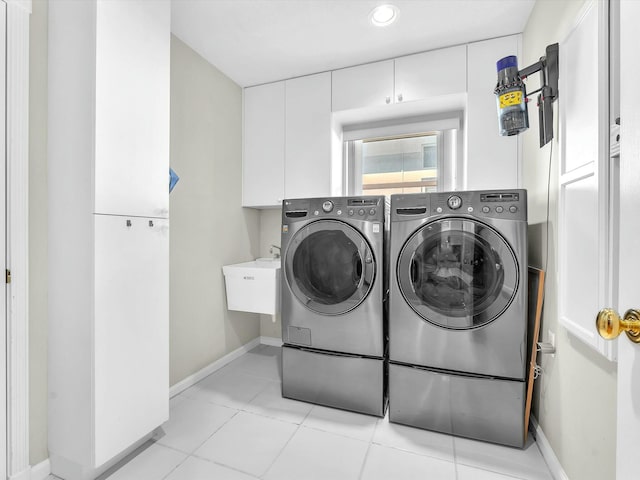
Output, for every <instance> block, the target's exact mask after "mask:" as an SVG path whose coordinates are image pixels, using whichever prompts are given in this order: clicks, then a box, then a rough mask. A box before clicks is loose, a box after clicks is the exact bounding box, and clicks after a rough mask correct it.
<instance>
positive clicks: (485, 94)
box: [466, 35, 537, 190]
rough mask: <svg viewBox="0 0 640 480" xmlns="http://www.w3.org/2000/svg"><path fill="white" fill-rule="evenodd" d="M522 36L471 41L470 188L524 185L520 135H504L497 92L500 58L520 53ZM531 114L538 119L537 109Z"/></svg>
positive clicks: (468, 146) (468, 177)
mask: <svg viewBox="0 0 640 480" xmlns="http://www.w3.org/2000/svg"><path fill="white" fill-rule="evenodd" d="M519 39H520V36H519V35H514V36H510V37H502V38H496V39H493V40H487V41H483V42H477V43H470V44H469V45H468V47H467V48H468V50H467V52H468V68H467V74H468V81H467V88H468V94H467V156H466V179H467V181H466V188H467V189H470V190H476V189H493V188H517V187H518V186H519V185H520V159H519V155H518V138H519V136H512V137H502V136H500V134H499V133H498V114H497V109H496V96H495V95H494V94H493V90H494V89H495V87H496V83H497V72H496V62H497V61H498V60H500V59H501V58H503V57H506V56H507V55H518V53H519V50H520V48H519V44H520V42H519ZM519 60H520V61H521V59H520V58H519ZM524 66H526V65H520V68H522V67H524ZM534 108H535V106H534ZM530 116H531V118H533V119H534V121H535V118H536V116H537V112H530ZM531 133H533V132H531Z"/></svg>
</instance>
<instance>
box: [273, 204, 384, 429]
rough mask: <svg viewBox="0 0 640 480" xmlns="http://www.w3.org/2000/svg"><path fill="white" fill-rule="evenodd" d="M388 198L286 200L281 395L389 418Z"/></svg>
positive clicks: (283, 221) (284, 215)
mask: <svg viewBox="0 0 640 480" xmlns="http://www.w3.org/2000/svg"><path fill="white" fill-rule="evenodd" d="M384 237H385V200H384V197H382V196H365V197H332V198H309V199H292V200H285V201H284V202H283V207H282V244H281V246H282V268H283V273H282V275H281V278H282V288H281V291H282V296H281V308H282V309H281V317H282V339H283V342H284V346H283V348H282V394H283V396H285V397H288V398H294V399H297V400H304V401H308V402H312V403H318V404H322V405H328V406H332V407H338V408H343V409H346V410H354V411H358V412H362V413H368V414H372V415H378V416H383V415H384V413H385V408H386V375H385V373H386V361H385V348H386V327H385V314H384V303H385V302H384V296H385V291H386V290H385V288H384V285H385V269H384V260H385V256H384Z"/></svg>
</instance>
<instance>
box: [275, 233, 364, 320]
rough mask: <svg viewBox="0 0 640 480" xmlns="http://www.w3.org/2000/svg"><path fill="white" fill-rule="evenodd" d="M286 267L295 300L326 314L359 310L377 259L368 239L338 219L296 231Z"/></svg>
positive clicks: (286, 257)
mask: <svg viewBox="0 0 640 480" xmlns="http://www.w3.org/2000/svg"><path fill="white" fill-rule="evenodd" d="M284 264H285V277H286V280H287V284H288V285H289V288H290V289H291V291H292V292H293V294H294V295H295V296H296V298H297V299H298V300H299V301H300V302H302V304H303V305H304V306H306V307H307V308H308V309H310V310H313V311H314V312H317V313H321V314H325V315H340V314H343V313H346V312H348V311H350V310H353V309H354V308H355V307H357V306H358V305H359V304H360V303H361V302H362V301H363V300H364V299H365V298H366V296H367V294H368V293H369V291H370V290H371V287H372V286H373V282H374V277H375V258H374V257H373V253H372V251H371V247H370V246H369V243H368V242H367V240H366V239H365V238H364V237H363V236H362V234H361V233H359V232H358V231H357V230H356V229H355V228H353V227H351V226H350V225H347V224H346V223H344V222H340V221H336V220H318V221H315V222H312V223H309V224H308V225H306V226H305V227H304V228H302V229H300V230H299V231H298V232H296V233H295V234H294V236H293V238H292V239H291V242H290V243H289V248H288V249H287V251H286V252H285V262H284Z"/></svg>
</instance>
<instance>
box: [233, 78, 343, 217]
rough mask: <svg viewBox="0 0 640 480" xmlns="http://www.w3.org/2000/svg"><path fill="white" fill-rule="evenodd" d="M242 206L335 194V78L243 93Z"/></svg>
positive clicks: (274, 85) (286, 83)
mask: <svg viewBox="0 0 640 480" xmlns="http://www.w3.org/2000/svg"><path fill="white" fill-rule="evenodd" d="M243 142H244V153H243V167H242V170H243V174H242V178H243V189H242V199H243V200H242V205H243V206H244V207H275V206H278V205H280V204H281V203H282V200H283V199H284V198H299V197H313V196H327V195H330V193H331V74H330V73H328V72H327V73H320V74H317V75H309V76H307V77H300V78H294V79H291V80H286V81H282V82H275V83H269V84H266V85H260V86H257V87H250V88H245V90H244V139H243Z"/></svg>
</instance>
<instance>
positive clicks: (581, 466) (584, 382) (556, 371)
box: [518, 0, 616, 480]
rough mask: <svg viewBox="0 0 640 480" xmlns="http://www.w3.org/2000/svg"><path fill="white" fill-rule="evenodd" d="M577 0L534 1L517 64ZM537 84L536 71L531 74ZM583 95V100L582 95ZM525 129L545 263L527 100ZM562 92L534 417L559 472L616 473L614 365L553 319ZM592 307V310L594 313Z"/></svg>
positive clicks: (541, 45) (534, 231) (536, 237)
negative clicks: (547, 346)
mask: <svg viewBox="0 0 640 480" xmlns="http://www.w3.org/2000/svg"><path fill="white" fill-rule="evenodd" d="M583 4H584V1H583V0H557V1H553V2H550V1H545V0H542V1H538V2H536V5H535V7H534V9H533V12H532V14H531V17H530V18H529V22H528V24H527V27H526V29H525V31H524V35H523V58H521V59H518V60H519V64H520V67H524V66H527V65H530V64H532V63H534V62H536V61H537V60H538V59H539V57H540V56H542V55H544V53H545V47H546V46H547V45H549V44H551V43H555V42H560V55H559V61H560V62H562V61H563V57H562V55H563V50H562V41H563V40H564V38H565V37H566V35H567V34H568V32H569V31H570V29H571V27H572V25H573V23H574V21H575V19H576V16H577V14H578V13H579V11H580V9H581V8H582V6H583ZM532 81H535V82H536V84H537V81H538V80H537V78H536V79H535V80H533V79H532ZM585 101H589V100H588V99H585ZM529 108H530V112H529V115H530V124H531V128H530V129H529V130H528V131H527V132H525V133H524V134H523V135H522V137H523V183H524V188H526V189H527V190H528V191H529V196H528V200H529V229H530V230H529V263H530V265H532V266H536V267H544V264H545V258H546V234H547V229H546V226H547V225H546V214H547V178H548V166H549V152H550V146H549V145H547V146H545V147H544V148H542V149H541V148H539V137H538V121H537V115H538V112H537V108H536V106H535V103H534V104H531V105H530V107H529ZM561 108H562V91H560V92H559V98H558V102H557V103H555V104H554V110H555V111H554V116H555V118H554V122H555V125H554V132H555V133H556V138H555V139H554V140H553V157H552V163H551V191H550V198H551V201H550V209H549V212H550V219H549V241H550V245H549V261H548V262H549V263H548V272H547V286H546V296H545V301H544V316H543V321H542V327H541V330H540V334H541V336H542V338H543V339H546V336H547V331H548V330H551V331H553V332H556V344H557V345H556V348H557V353H556V355H555V358H552V357H551V356H549V355H539V356H538V358H539V359H540V358H541V357H542V358H541V363H542V367H543V370H544V373H543V374H542V377H541V378H539V379H538V380H537V382H536V388H535V392H534V415H535V416H536V417H537V419H538V421H539V423H540V425H541V427H542V429H543V431H544V433H545V436H546V437H547V439H548V440H549V443H550V444H551V447H552V448H553V450H554V452H555V454H556V456H557V457H558V459H559V461H560V463H561V464H562V467H563V469H564V471H565V472H566V473H567V475H568V476H569V478H571V479H580V480H591V479H593V480H601V479H605V478H615V457H616V455H615V443H616V431H615V428H616V411H615V410H616V409H615V405H616V366H615V364H613V363H611V362H609V361H607V360H606V359H604V357H602V356H600V355H599V354H597V353H596V352H595V351H593V350H591V349H590V348H589V347H587V346H585V345H584V344H582V343H581V342H580V341H578V340H576V339H574V338H573V337H571V336H570V335H569V334H568V333H567V331H566V330H565V329H564V328H563V327H561V326H560V324H559V322H558V318H557V312H558V294H557V291H558V284H557V266H556V265H557V259H556V252H557V237H558V235H557V231H558V228H557V225H558V219H557V201H558V193H559V189H558V161H559V152H560V148H559V144H558V141H559V139H558V138H557V137H558V135H557V132H558V129H557V123H558V122H557V120H558V114H559V112H560V110H561ZM596 313H597V312H594V313H593V314H594V316H595V314H596Z"/></svg>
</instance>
